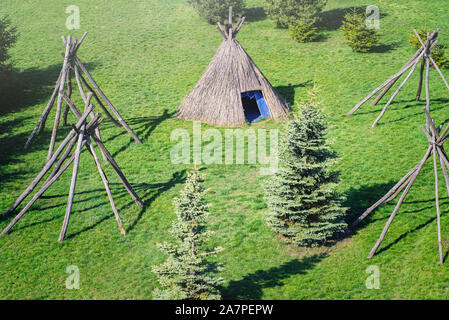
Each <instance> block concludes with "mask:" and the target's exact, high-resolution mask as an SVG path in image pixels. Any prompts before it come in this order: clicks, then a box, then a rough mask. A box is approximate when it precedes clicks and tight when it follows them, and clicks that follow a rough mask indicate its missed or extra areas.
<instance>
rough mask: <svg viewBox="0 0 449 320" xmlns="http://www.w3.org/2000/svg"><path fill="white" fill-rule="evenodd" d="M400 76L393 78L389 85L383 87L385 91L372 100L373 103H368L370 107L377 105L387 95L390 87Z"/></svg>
mask: <svg viewBox="0 0 449 320" xmlns="http://www.w3.org/2000/svg"><path fill="white" fill-rule="evenodd" d="M401 76H402V74H401V75H400V76H398V77H396V78H394V79H393V80H392V81H391V82H390V84H389V85H387V86H386V87H385V89H384V90H383V91H382V92H381V93H380V94H379V95H378V96H377V98H376V99H374V100H373V102H371V103H370V106H375V105H377V104H378V103H379V101H380V100H381V99H382V98H383V97H384V95H386V94H387V92H388V91H390V89H391V87H393V86H394V84H395V83H396V82H397V81H398V80H399V79H400V78H401Z"/></svg>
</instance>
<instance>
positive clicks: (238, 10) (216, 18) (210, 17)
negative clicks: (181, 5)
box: [187, 0, 245, 24]
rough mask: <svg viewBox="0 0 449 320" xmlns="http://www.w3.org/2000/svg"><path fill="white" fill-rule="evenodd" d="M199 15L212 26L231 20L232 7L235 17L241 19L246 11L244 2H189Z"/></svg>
mask: <svg viewBox="0 0 449 320" xmlns="http://www.w3.org/2000/svg"><path fill="white" fill-rule="evenodd" d="M187 2H188V3H189V4H191V5H192V6H193V7H194V8H195V9H196V10H197V11H198V14H199V15H200V16H201V17H202V18H204V19H206V20H207V22H209V23H211V24H216V23H217V22H225V21H226V23H227V21H228V20H229V7H232V12H233V14H234V17H240V16H241V15H242V14H243V12H244V10H245V2H244V1H243V0H187Z"/></svg>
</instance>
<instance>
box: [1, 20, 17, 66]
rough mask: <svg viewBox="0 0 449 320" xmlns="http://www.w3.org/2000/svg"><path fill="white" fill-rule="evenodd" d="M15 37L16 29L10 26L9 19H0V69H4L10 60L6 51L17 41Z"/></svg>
mask: <svg viewBox="0 0 449 320" xmlns="http://www.w3.org/2000/svg"><path fill="white" fill-rule="evenodd" d="M17 37H18V33H17V28H16V27H14V26H12V25H11V20H10V19H9V17H7V16H4V17H0V69H1V68H4V65H5V64H6V61H7V60H8V59H9V58H10V56H9V54H8V50H9V49H10V48H11V47H12V46H13V45H14V43H15V42H16V41H17ZM0 71H1V70H0Z"/></svg>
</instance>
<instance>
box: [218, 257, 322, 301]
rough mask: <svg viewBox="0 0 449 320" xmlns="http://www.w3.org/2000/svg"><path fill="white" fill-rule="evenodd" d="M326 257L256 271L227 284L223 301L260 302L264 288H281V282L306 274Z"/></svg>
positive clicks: (309, 258)
mask: <svg viewBox="0 0 449 320" xmlns="http://www.w3.org/2000/svg"><path fill="white" fill-rule="evenodd" d="M325 257H326V255H325V254H319V255H313V256H310V257H305V258H303V259H301V260H298V259H294V260H291V261H289V262H286V263H284V264H282V265H281V266H279V267H274V268H271V269H268V270H258V271H256V272H254V273H250V274H248V275H246V276H244V277H243V279H241V280H237V281H231V282H229V284H228V286H227V287H226V288H223V289H222V295H223V299H224V300H260V299H261V298H262V295H263V290H264V289H265V288H273V287H277V286H282V285H283V282H282V280H284V279H287V278H289V277H290V276H294V275H298V274H306V272H307V270H309V269H312V268H313V267H314V266H315V265H316V264H317V263H318V262H320V261H321V260H322V259H324V258H325Z"/></svg>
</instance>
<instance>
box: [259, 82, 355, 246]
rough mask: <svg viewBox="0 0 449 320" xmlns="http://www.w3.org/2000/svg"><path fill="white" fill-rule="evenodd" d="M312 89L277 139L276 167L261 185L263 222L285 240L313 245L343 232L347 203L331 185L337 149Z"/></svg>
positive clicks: (334, 178) (334, 181)
mask: <svg viewBox="0 0 449 320" xmlns="http://www.w3.org/2000/svg"><path fill="white" fill-rule="evenodd" d="M315 92H316V89H315V90H314V91H313V92H312V94H313V95H312V98H311V100H310V102H309V103H306V104H304V105H302V106H301V108H300V114H299V115H298V117H296V118H295V119H294V120H293V121H291V122H290V123H289V124H288V126H287V134H286V135H285V136H284V137H283V140H282V143H281V145H280V157H279V162H280V167H279V170H278V171H277V172H276V173H275V174H274V175H273V176H272V177H271V179H270V181H269V182H268V183H267V185H266V187H265V189H266V192H267V197H266V199H267V204H268V208H269V209H270V212H269V213H267V216H266V219H265V220H266V222H267V224H268V225H269V226H270V227H271V228H272V229H273V230H274V231H276V232H279V233H280V234H281V235H283V236H284V237H285V239H286V241H287V242H289V243H294V244H297V245H301V246H315V245H319V244H322V243H324V242H325V241H326V240H328V239H331V238H334V237H336V236H337V235H339V234H342V233H343V232H344V231H345V229H346V227H347V225H346V222H345V221H344V217H345V215H346V208H343V207H342V206H341V203H342V201H343V197H342V196H340V195H339V194H338V193H337V192H336V191H335V190H336V187H337V185H338V183H339V181H340V178H339V175H338V173H336V172H332V171H331V170H330V168H331V165H332V164H333V163H334V161H335V158H336V154H335V153H334V152H332V151H331V150H330V149H329V143H328V142H327V141H326V137H325V135H326V127H327V125H326V122H325V119H324V116H323V115H322V114H321V112H320V111H319V110H318V109H317V106H318V104H317V103H316V100H315V96H314V95H315Z"/></svg>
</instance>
